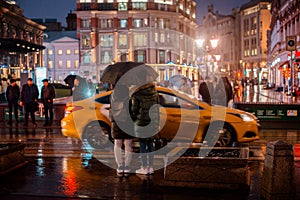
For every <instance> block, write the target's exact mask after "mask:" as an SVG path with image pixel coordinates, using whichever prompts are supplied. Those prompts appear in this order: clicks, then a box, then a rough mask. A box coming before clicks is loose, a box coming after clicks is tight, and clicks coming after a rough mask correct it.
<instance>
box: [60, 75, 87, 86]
mask: <svg viewBox="0 0 300 200" xmlns="http://www.w3.org/2000/svg"><path fill="white" fill-rule="evenodd" d="M75 79H78V80H79V82H84V81H86V80H85V78H82V77H81V76H78V75H71V74H70V75H68V76H67V77H66V78H65V79H64V81H65V83H66V84H68V85H69V86H71V87H73V86H74V80H75Z"/></svg>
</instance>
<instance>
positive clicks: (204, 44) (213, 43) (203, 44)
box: [196, 37, 221, 76]
mask: <svg viewBox="0 0 300 200" xmlns="http://www.w3.org/2000/svg"><path fill="white" fill-rule="evenodd" d="M218 42H219V39H217V38H215V37H213V38H211V39H210V40H209V43H208V41H207V40H205V39H197V40H196V44H197V46H198V47H200V48H202V49H203V50H204V52H205V56H204V63H205V66H206V76H208V59H207V57H208V53H209V52H210V50H212V49H215V48H217V46H218ZM218 58H219V59H220V58H221V57H218ZM216 59H217V58H216Z"/></svg>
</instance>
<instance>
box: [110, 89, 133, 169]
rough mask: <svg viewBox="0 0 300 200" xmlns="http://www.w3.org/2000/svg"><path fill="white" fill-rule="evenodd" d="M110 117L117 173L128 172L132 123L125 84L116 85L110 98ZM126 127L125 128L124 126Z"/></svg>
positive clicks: (130, 155)
mask: <svg viewBox="0 0 300 200" xmlns="http://www.w3.org/2000/svg"><path fill="white" fill-rule="evenodd" d="M110 105H111V109H110V113H109V115H110V119H111V122H112V132H111V135H112V137H113V139H114V154H115V159H116V163H117V165H118V169H117V174H118V175H119V174H123V173H125V174H127V173H130V168H129V166H130V163H131V159H132V139H133V136H131V135H128V134H127V132H131V133H133V124H132V120H131V117H130V115H129V89H128V87H126V86H125V85H118V86H117V87H116V88H115V90H114V92H113V93H112V95H111V99H110ZM125 127H126V130H124V128H125ZM123 143H124V147H125V159H123V156H122V145H123Z"/></svg>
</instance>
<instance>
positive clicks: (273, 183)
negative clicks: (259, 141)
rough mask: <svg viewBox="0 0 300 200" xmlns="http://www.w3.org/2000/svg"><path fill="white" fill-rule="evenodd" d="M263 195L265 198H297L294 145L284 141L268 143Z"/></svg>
mask: <svg viewBox="0 0 300 200" xmlns="http://www.w3.org/2000/svg"><path fill="white" fill-rule="evenodd" d="M261 197H262V199H265V200H271V199H272V200H282V199H286V200H287V199H288V200H293V199H295V198H296V183H295V166H294V156H293V145H291V144H288V143H286V142H283V141H273V142H268V143H267V153H266V159H265V165H264V171H263V177H262V183H261Z"/></svg>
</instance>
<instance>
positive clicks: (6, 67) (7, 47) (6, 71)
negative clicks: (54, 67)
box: [0, 0, 46, 80]
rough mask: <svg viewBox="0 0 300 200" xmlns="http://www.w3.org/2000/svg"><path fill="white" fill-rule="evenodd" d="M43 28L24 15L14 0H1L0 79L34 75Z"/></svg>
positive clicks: (39, 61) (40, 48) (40, 55)
mask: <svg viewBox="0 0 300 200" xmlns="http://www.w3.org/2000/svg"><path fill="white" fill-rule="evenodd" d="M45 28H46V27H44V26H42V25H40V24H38V23H36V22H34V21H32V20H30V19H28V18H26V17H25V16H24V15H23V10H22V9H20V8H19V7H18V6H17V5H16V4H15V2H14V1H8V2H6V1H4V0H0V72H1V78H6V79H9V78H11V77H13V78H17V79H18V80H19V79H20V78H21V80H22V77H24V79H26V77H33V78H36V77H35V70H36V68H38V67H41V66H42V59H43V55H42V51H41V50H43V49H44V46H43V31H44V29H45Z"/></svg>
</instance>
